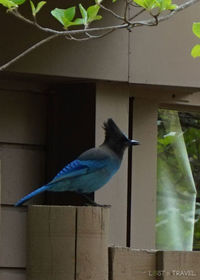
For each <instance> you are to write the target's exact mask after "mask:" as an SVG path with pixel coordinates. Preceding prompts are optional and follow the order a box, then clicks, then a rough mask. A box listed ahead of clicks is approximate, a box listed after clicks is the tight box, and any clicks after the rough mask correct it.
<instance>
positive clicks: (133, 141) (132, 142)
mask: <svg viewBox="0 0 200 280" xmlns="http://www.w3.org/2000/svg"><path fill="white" fill-rule="evenodd" d="M130 145H131V146H133V145H140V142H139V141H136V140H130Z"/></svg>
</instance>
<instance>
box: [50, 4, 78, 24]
mask: <svg viewBox="0 0 200 280" xmlns="http://www.w3.org/2000/svg"><path fill="white" fill-rule="evenodd" d="M75 13H76V7H75V6H73V7H70V8H68V9H66V10H65V9H58V8H55V9H54V10H52V11H51V14H52V16H53V17H55V18H56V19H57V20H58V21H59V22H60V23H61V24H62V25H63V26H64V27H65V28H67V27H68V26H70V25H73V24H72V20H73V19H74V16H75Z"/></svg>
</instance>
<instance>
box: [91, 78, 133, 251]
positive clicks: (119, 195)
mask: <svg viewBox="0 0 200 280" xmlns="http://www.w3.org/2000/svg"><path fill="white" fill-rule="evenodd" d="M128 111H129V89H128V87H127V86H126V85H123V84H116V83H115V84H114V83H105V82H104V83H98V84H97V90H96V145H99V144H102V142H103V140H104V131H103V129H102V124H103V122H104V121H106V120H107V119H108V118H113V120H114V121H115V122H116V123H117V125H118V126H119V127H120V128H121V129H122V130H123V132H124V133H127V132H128V119H129V116H128V113H129V112H128ZM127 166H128V161H127V151H126V152H125V155H124V158H123V162H122V165H121V167H120V170H119V171H118V172H117V174H116V175H115V176H114V177H113V178H112V179H111V180H110V181H109V182H108V184H106V186H105V187H104V188H102V189H100V190H99V191H97V192H96V193H95V199H96V201H97V202H98V203H101V204H109V205H112V207H111V219H110V223H111V224H110V228H111V229H110V238H109V242H110V243H111V244H117V245H121V246H125V245H126V214H127Z"/></svg>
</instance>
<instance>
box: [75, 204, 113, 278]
mask: <svg viewBox="0 0 200 280" xmlns="http://www.w3.org/2000/svg"><path fill="white" fill-rule="evenodd" d="M77 210H78V211H77V248H76V250H77V264H76V278H75V279H76V280H85V279H95V280H108V249H107V246H108V231H109V229H108V226H109V225H108V221H109V210H110V209H109V208H103V207H78V208H77Z"/></svg>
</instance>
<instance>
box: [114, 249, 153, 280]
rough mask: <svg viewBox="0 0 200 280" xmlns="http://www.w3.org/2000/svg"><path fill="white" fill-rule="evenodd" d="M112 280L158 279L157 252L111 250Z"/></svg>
mask: <svg viewBox="0 0 200 280" xmlns="http://www.w3.org/2000/svg"><path fill="white" fill-rule="evenodd" d="M109 268H110V271H109V274H110V278H109V279H110V280H122V279H123V280H149V279H156V278H155V275H153V273H154V272H155V270H156V253H155V251H145V250H135V249H130V248H120V247H110V248H109Z"/></svg>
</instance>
